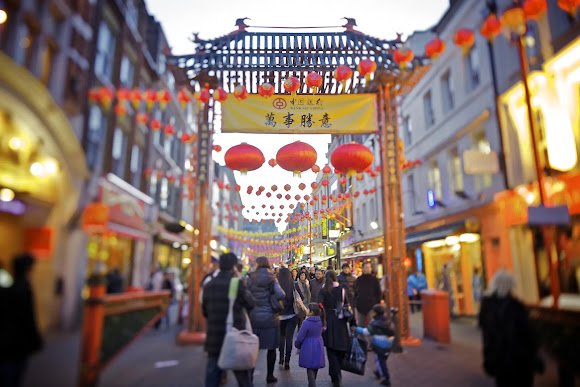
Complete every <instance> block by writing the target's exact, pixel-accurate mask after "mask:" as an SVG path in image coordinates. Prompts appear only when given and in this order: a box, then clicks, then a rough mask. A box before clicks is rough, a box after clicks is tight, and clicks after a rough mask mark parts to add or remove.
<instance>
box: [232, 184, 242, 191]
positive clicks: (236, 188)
mask: <svg viewBox="0 0 580 387" xmlns="http://www.w3.org/2000/svg"><path fill="white" fill-rule="evenodd" d="M241 189H242V187H240V186H239V185H238V184H236V185H234V191H236V192H240V190H241Z"/></svg>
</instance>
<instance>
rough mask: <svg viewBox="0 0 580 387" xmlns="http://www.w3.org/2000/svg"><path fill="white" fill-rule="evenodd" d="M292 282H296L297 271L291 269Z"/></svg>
mask: <svg viewBox="0 0 580 387" xmlns="http://www.w3.org/2000/svg"><path fill="white" fill-rule="evenodd" d="M292 281H294V282H296V281H298V269H296V268H294V269H292Z"/></svg>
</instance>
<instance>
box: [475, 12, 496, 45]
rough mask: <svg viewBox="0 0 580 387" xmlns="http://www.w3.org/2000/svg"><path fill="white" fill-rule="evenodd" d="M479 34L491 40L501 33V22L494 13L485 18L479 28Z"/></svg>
mask: <svg viewBox="0 0 580 387" xmlns="http://www.w3.org/2000/svg"><path fill="white" fill-rule="evenodd" d="M479 32H480V33H481V35H482V36H483V37H484V38H486V39H487V40H489V41H490V42H493V40H494V39H495V38H496V37H497V36H498V35H499V34H500V33H501V22H500V21H499V19H498V18H497V16H496V15H495V14H493V13H492V14H490V15H489V16H488V17H486V18H485V20H484V21H483V24H482V25H481V28H480V30H479Z"/></svg>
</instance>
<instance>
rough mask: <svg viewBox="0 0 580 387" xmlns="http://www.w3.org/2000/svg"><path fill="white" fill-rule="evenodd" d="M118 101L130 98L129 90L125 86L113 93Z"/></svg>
mask: <svg viewBox="0 0 580 387" xmlns="http://www.w3.org/2000/svg"><path fill="white" fill-rule="evenodd" d="M115 95H116V97H117V101H118V102H125V101H128V100H130V99H131V91H130V90H129V89H127V88H125V87H120V88H119V89H117V92H116V93H115Z"/></svg>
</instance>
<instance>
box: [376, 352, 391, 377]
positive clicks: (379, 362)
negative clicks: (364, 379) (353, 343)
mask: <svg viewBox="0 0 580 387" xmlns="http://www.w3.org/2000/svg"><path fill="white" fill-rule="evenodd" d="M375 354H376V359H375V364H376V366H377V371H378V372H379V374H381V376H382V377H383V378H384V379H385V380H386V381H388V382H390V381H391V377H390V375H389V369H388V368H387V359H388V358H389V354H388V353H378V352H375Z"/></svg>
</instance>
